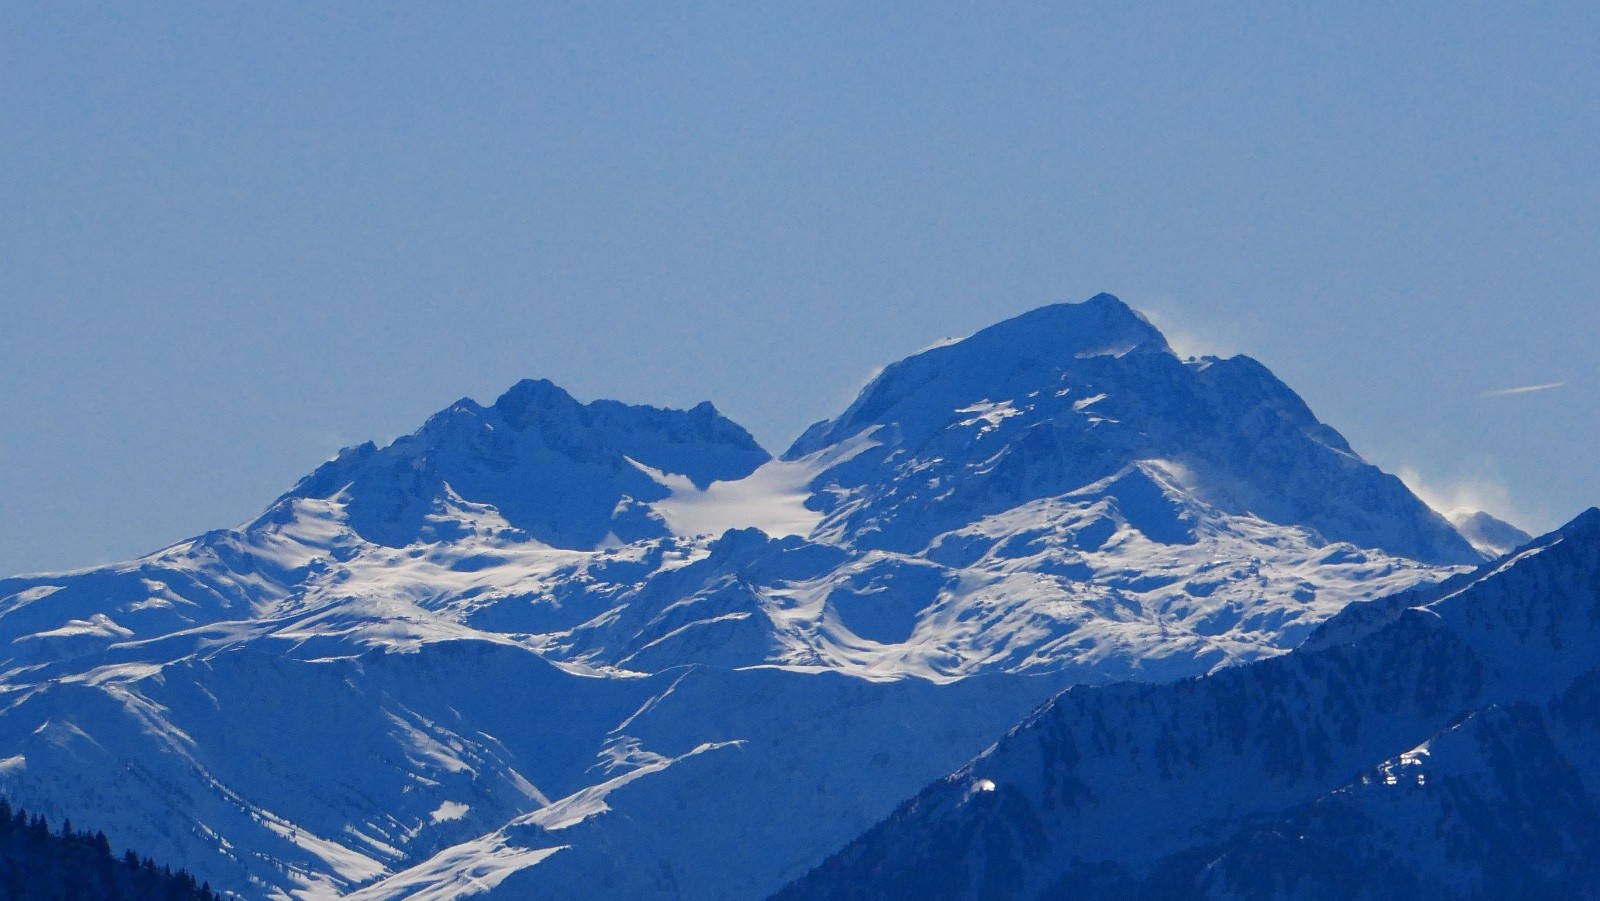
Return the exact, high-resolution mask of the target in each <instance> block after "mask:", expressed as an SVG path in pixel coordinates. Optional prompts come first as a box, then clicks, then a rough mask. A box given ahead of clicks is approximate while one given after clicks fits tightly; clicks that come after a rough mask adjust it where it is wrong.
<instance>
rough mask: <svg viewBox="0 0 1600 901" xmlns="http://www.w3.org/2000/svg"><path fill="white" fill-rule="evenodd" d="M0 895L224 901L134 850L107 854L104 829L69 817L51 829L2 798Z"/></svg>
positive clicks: (75, 900) (7, 898)
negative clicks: (77, 824)
mask: <svg viewBox="0 0 1600 901" xmlns="http://www.w3.org/2000/svg"><path fill="white" fill-rule="evenodd" d="M0 899H4V901H222V896H219V895H217V894H216V893H215V892H213V891H212V890H211V886H210V885H209V884H208V883H196V882H195V878H194V877H193V876H191V875H189V874H188V873H186V872H184V871H183V870H179V871H177V872H176V873H174V872H173V871H172V868H171V867H167V866H160V867H158V866H157V865H156V863H155V861H153V860H151V859H150V858H148V857H145V858H140V857H139V855H137V854H135V853H134V852H133V851H126V852H124V853H123V854H122V855H121V856H120V857H118V856H113V855H112V853H111V843H110V842H109V841H107V839H106V834H105V833H104V832H92V833H91V832H80V831H77V830H74V829H73V828H72V822H71V821H70V820H68V821H66V822H63V823H62V824H61V831H60V832H53V831H51V829H50V824H49V822H48V821H47V820H45V818H44V817H43V816H40V815H37V814H34V815H29V814H28V812H27V811H25V810H16V811H13V810H12V809H11V804H10V802H8V801H6V800H5V799H3V798H0Z"/></svg>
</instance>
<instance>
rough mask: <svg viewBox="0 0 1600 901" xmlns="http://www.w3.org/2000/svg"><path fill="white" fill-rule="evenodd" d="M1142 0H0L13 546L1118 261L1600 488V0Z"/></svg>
mask: <svg viewBox="0 0 1600 901" xmlns="http://www.w3.org/2000/svg"><path fill="white" fill-rule="evenodd" d="M1130 6H1134V5H1133V4H1105V3H1018V4H1003V3H993V2H985V3H931V2H917V3H903V4H863V3H857V2H849V3H813V4H805V5H799V4H787V3H727V4H715V3H659V4H657V3H630V4H603V3H601V4H596V3H582V4H572V5H564V4H556V3H524V2H515V3H503V4H494V3H464V4H444V3H427V4H422V3H417V4H404V5H402V4H388V3H384V4H376V3H375V4H363V3H354V2H350V3H337V4H329V3H316V4H305V5H295V4H290V3H272V4H255V5H245V4H201V3H190V2H182V3H157V2H150V3H138V4H98V5H96V4H82V5H78V4H72V5H62V4H30V3H10V4H4V5H0V213H3V215H0V423H3V424H4V425H3V429H0V571H3V572H6V573H10V572H18V571H24V570H39V569H53V568H62V567H69V566H79V565H87V564H91V563H95V562H103V561H108V560H115V559H122V558H126V557H130V556H133V555H135V554H138V553H142V552H145V551H149V550H153V549H155V548H157V547H159V546H161V545H164V544H166V543H169V542H171V541H174V540H177V539H180V538H183V537H186V536H189V535H192V534H196V533H198V532H201V531H203V530H205V529H208V528H214V527H220V526H228V525H233V524H236V523H238V522H241V521H243V520H245V519H247V518H249V517H250V516H252V515H253V514H254V513H256V512H257V511H259V510H260V509H261V508H262V507H263V506H264V505H265V504H266V503H267V502H269V501H270V500H271V499H272V498H274V497H275V496H276V495H277V494H279V493H280V492H282V491H283V490H285V489H287V488H288V487H289V486H290V485H292V484H293V483H294V481H295V480H296V479H297V478H298V477H299V476H300V475H302V474H304V473H305V472H307V471H309V470H310V469H312V468H313V467H314V466H316V465H317V464H318V463H320V462H321V461H322V460H324V459H325V458H327V457H329V456H331V455H332V454H333V453H334V452H335V451H337V450H338V448H339V447H340V446H342V445H346V444H352V443H356V442H359V441H362V440H366V439H369V438H373V439H387V438H392V437H394V436H396V435H398V434H401V433H404V432H409V431H411V430H412V429H414V428H415V427H416V426H417V425H419V424H420V423H421V421H422V420H423V419H424V418H425V417H426V416H427V415H428V414H429V413H431V412H433V411H434V410H437V409H439V408H441V407H443V406H445V405H447V404H449V403H450V402H451V401H453V400H455V399H456V398H458V397H461V396H463V395H466V396H471V397H475V398H478V399H480V400H483V401H488V400H491V399H492V398H493V397H495V396H496V395H497V394H498V393H499V392H500V391H502V390H503V389H504V388H506V387H507V386H509V385H510V384H511V383H512V382H514V381H516V380H517V379H519V378H523V377H548V378H550V379H552V380H554V381H556V382H557V383H559V384H561V385H563V386H565V387H567V388H568V389H569V390H571V391H572V392H573V393H574V394H576V395H577V396H578V397H580V398H582V399H585V400H587V399H592V398H596V397H614V398H617V399H620V400H626V401H630V402H635V403H652V404H657V405H672V406H688V405H691V404H693V403H695V402H697V401H699V400H702V399H710V400H711V401H713V402H714V403H715V404H716V405H717V406H718V407H719V408H720V409H722V410H723V411H724V412H725V413H727V414H728V415H730V416H731V417H733V418H734V419H736V420H737V421H739V422H741V423H743V424H744V425H745V426H746V427H748V428H750V429H751V430H752V431H753V432H754V433H755V434H756V436H757V438H759V439H760V440H761V441H762V442H763V443H765V444H766V445H768V447H769V448H771V449H773V450H774V451H779V450H781V449H782V448H783V447H784V446H785V445H786V444H787V443H788V441H789V440H790V439H792V438H793V437H794V436H795V435H796V434H798V432H799V431H800V430H801V429H802V428H803V427H804V426H805V425H806V424H807V423H809V422H810V421H812V420H815V419H819V418H823V417H825V416H830V415H833V414H835V413H837V412H838V411H839V410H841V409H842V407H843V406H844V404H845V403H846V402H847V401H848V400H849V398H850V396H851V395H852V394H853V392H854V391H855V389H856V388H857V387H859V385H860V384H861V383H862V381H863V380H864V379H865V378H866V376H867V375H868V374H869V373H870V371H871V370H872V369H873V368H875V367H877V366H879V365H881V364H883V363H886V362H888V361H890V360H892V359H895V358H898V357H900V356H903V355H905V354H907V353H910V352H912V351H915V350H917V349H919V348H922V347H924V346H926V345H928V344H930V343H931V342H933V341H936V340H938V339H940V338H943V337H947V336H955V335H962V334H966V333H970V332H972V331H974V330H976V329H978V328H980V327H982V326H984V325H986V324H988V323H990V322H993V321H996V320H998V319H1001V318H1004V317H1006V316H1009V315H1013V314H1016V313H1019V312H1022V311H1024V310H1027V309H1030V308H1032V307H1036V306H1039V305H1042V304H1045V303H1050V302H1055V301H1061V300H1082V299H1085V298H1087V297H1089V296H1090V295H1092V294H1094V293H1096V292H1099V291H1110V292H1112V293H1114V294H1117V295H1119V296H1120V297H1122V298H1123V299H1124V300H1126V301H1128V302H1129V303H1130V304H1132V305H1133V306H1135V307H1138V308H1141V309H1144V310H1146V311H1149V312H1151V313H1153V314H1154V316H1155V319H1156V321H1157V322H1158V323H1159V324H1161V325H1162V326H1164V327H1166V328H1168V329H1169V330H1170V332H1171V333H1173V335H1174V337H1175V339H1176V340H1177V343H1178V344H1179V345H1180V348H1181V349H1184V350H1190V351H1192V350H1201V351H1213V352H1224V353H1235V352H1247V353H1249V354H1251V355H1252V356H1255V357H1257V358H1258V359H1260V360H1262V361H1263V362H1265V363H1266V364H1267V365H1269V366H1270V367H1272V369H1274V370H1275V371H1276V372H1277V373H1278V374H1279V375H1280V376H1281V377H1282V378H1283V379H1284V380H1285V381H1287V382H1288V383H1289V384H1290V385H1291V386H1292V387H1294V388H1295V389H1296V390H1298V391H1299V392H1300V393H1301V394H1302V395H1303V396H1304V397H1305V398H1306V400H1307V401H1308V402H1309V403H1310V404H1311V406H1312V408H1313V409H1314V410H1315V411H1316V412H1317V413H1318V414H1319V415H1320V416H1321V417H1322V418H1323V419H1324V420H1326V421H1327V422H1329V423H1330V424H1332V425H1333V426H1335V427H1336V428H1338V429H1339V430H1341V431H1342V432H1344V434H1345V435H1346V436H1347V437H1349V438H1350V440H1351V442H1352V443H1353V444H1354V445H1355V446H1356V448H1357V449H1358V450H1359V451H1360V452H1362V453H1363V454H1364V455H1366V456H1367V457H1368V458H1369V459H1370V460H1372V461H1374V462H1376V463H1378V464H1379V465H1381V466H1384V467H1385V468H1388V469H1390V470H1392V471H1405V472H1406V473H1407V475H1408V477H1409V478H1410V479H1412V480H1413V481H1414V482H1415V483H1418V484H1422V485H1424V486H1425V487H1426V488H1427V489H1428V490H1429V491H1431V492H1432V493H1433V496H1434V497H1436V498H1437V497H1441V496H1442V497H1444V498H1445V499H1446V500H1445V502H1446V503H1458V502H1460V503H1474V504H1477V505H1480V506H1486V507H1488V509H1490V510H1491V511H1492V512H1495V513H1498V514H1501V515H1505V516H1507V517H1508V518H1511V519H1512V520H1513V521H1515V522H1517V523H1518V524H1520V525H1522V526H1524V527H1525V528H1529V529H1532V530H1538V529H1543V528H1546V527H1550V526H1553V525H1556V524H1559V522H1561V521H1564V520H1565V519H1566V518H1568V517H1570V516H1571V515H1573V514H1575V513H1577V512H1578V511H1580V510H1581V509H1583V508H1584V507H1587V506H1589V505H1592V504H1596V503H1600V452H1597V451H1600V372H1597V366H1596V359H1597V356H1596V349H1597V346H1600V305H1597V299H1600V298H1597V295H1600V164H1597V163H1600V157H1597V152H1596V148H1597V147H1600V5H1597V4H1594V3H1592V2H1581V3H1565V4H1563V3H1542V4H1487V3H1485V4H1444V3H1440V4H1432V3H1429V4H1395V3H1365V2H1339V3H1294V4H1283V3H1259V4H1248V5H1247V4H1203V5H1199V4H1172V5H1167V6H1163V5H1159V4H1139V5H1138V6H1139V7H1140V9H1138V10H1131V9H1128V8H1127V7H1130ZM1528 386H1555V387H1546V388H1544V389H1543V390H1528V391H1523V392H1520V393H1505V389H1512V388H1521V387H1528ZM1494 392H1502V393H1498V394H1496V393H1494Z"/></svg>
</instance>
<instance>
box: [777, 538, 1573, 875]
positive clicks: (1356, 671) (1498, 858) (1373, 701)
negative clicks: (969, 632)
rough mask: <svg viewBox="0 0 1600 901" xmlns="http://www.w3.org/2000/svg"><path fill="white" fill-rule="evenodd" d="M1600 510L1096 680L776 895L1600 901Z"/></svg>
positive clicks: (1033, 718) (1038, 714)
mask: <svg viewBox="0 0 1600 901" xmlns="http://www.w3.org/2000/svg"><path fill="white" fill-rule="evenodd" d="M1597 791H1600V510H1596V509H1591V510H1589V511H1588V512H1586V513H1584V514H1583V515H1582V516H1580V517H1578V518H1577V519H1576V520H1574V521H1573V522H1572V523H1570V524H1568V525H1567V526H1566V527H1564V528H1562V529H1561V530H1559V531H1557V532H1555V533H1552V534H1551V535H1548V536H1545V537H1544V538H1542V539H1540V540H1538V541H1537V542H1534V543H1533V544H1531V545H1529V546H1527V547H1526V548H1524V549H1522V550H1521V551H1519V552H1518V553H1517V554H1516V555H1514V556H1512V557H1510V558H1507V559H1504V560H1502V561H1499V562H1497V563H1493V564H1489V565H1486V566H1485V567H1483V568H1482V569H1480V570H1479V571H1478V572H1476V573H1474V574H1472V575H1471V576H1469V577H1464V578H1458V579H1455V580H1452V581H1450V582H1448V583H1446V584H1444V585H1440V586H1437V587H1435V588H1432V589H1429V590H1425V591H1419V592H1411V593H1406V594H1401V595H1397V596H1395V597H1394V598H1391V599H1386V600H1384V601H1381V602H1378V603H1374V604H1370V605H1355V606H1354V607H1352V608H1351V610H1350V611H1349V612H1348V614H1347V615H1345V616H1342V617H1340V618H1339V619H1338V620H1336V621H1334V622H1331V623H1329V624H1328V625H1327V626H1326V627H1325V628H1324V630H1323V631H1322V632H1321V633H1319V634H1318V635H1316V636H1313V638H1312V639H1311V640H1310V641H1308V642H1307V643H1306V644H1305V646H1304V647H1302V648H1300V649H1298V650H1296V651H1294V652H1293V653H1291V654H1287V655H1284V656H1281V657H1277V658H1274V659H1271V660H1264V661H1261V662H1258V663H1254V664H1249V665H1245V666H1238V667H1232V668H1230V669H1227V670H1223V671H1221V672H1218V673H1215V674H1213V675H1210V676H1207V677H1205V678H1200V679H1191V680H1184V681H1180V682H1176V683H1171V684H1167V685H1134V684H1122V685H1114V686H1106V687H1102V688H1075V689H1072V690H1070V691H1067V692H1064V693H1063V694H1062V695H1061V696H1059V697H1058V698H1056V699H1055V700H1054V701H1052V702H1051V703H1050V704H1049V705H1047V706H1046V707H1044V708H1043V709H1041V710H1040V711H1038V712H1036V713H1035V714H1033V715H1032V716H1030V717H1028V719H1027V720H1026V721H1025V722H1023V723H1022V724H1021V725H1019V726H1017V727H1016V728H1015V729H1013V730H1012V731H1011V732H1010V733H1009V734H1008V735H1006V736H1005V737H1004V738H1003V739H1002V740H1001V741H1000V742H999V743H997V744H996V745H995V746H994V747H992V748H990V749H989V750H988V751H986V752H985V753H983V754H982V755H980V756H979V757H977V758H976V759H975V760H973V761H972V762H971V763H969V764H968V765H967V766H966V767H964V768H962V769H960V770H958V771H956V772H955V773H954V774H953V775H951V776H949V777H947V778H945V779H943V780H940V781H938V782H936V783H934V784H933V785H931V786H929V787H928V788H926V789H924V790H923V791H922V792H920V793H919V794H917V795H916V796H914V797H913V798H912V799H911V800H909V801H907V802H906V803H904V804H902V805H901V806H900V807H899V809H898V810H896V811H895V813H894V814H893V815H892V816H890V817H889V818H887V819H885V820H884V821H883V822H882V823H880V824H879V825H877V826H876V827H874V828H873V829H871V830H869V831H867V832H866V833H865V834H864V835H862V836H861V837H859V838H858V839H856V840H855V841H853V842H851V843H850V844H848V845H847V846H846V847H845V848H844V849H843V850H842V851H840V852H839V853H838V854H836V855H834V856H833V857H831V858H830V859H829V860H828V861H827V862H826V863H824V864H823V865H822V866H820V867H818V868H817V869H816V870H815V871H813V872H812V873H811V874H810V875H808V876H807V877H806V878H804V879H802V880H799V881H797V882H796V883H794V884H793V885H791V886H789V887H788V889H786V890H785V891H783V892H782V893H780V894H779V895H778V896H777V897H778V899H779V901H808V899H829V901H839V899H880V898H919V899H928V901H936V899H951V901H954V899H977V898H1018V899H1034V898H1043V899H1074V901H1127V899H1151V901H1154V899H1223V898H1227V899H1262V901H1268V899H1278V898H1296V899H1330V901H1332V899H1346V898H1368V899H1397V901H1398V899H1417V898H1426V899H1462V901H1465V899H1500V898H1505V899H1522V898H1527V899H1544V898H1550V899H1583V898H1596V897H1600V794H1597Z"/></svg>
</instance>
